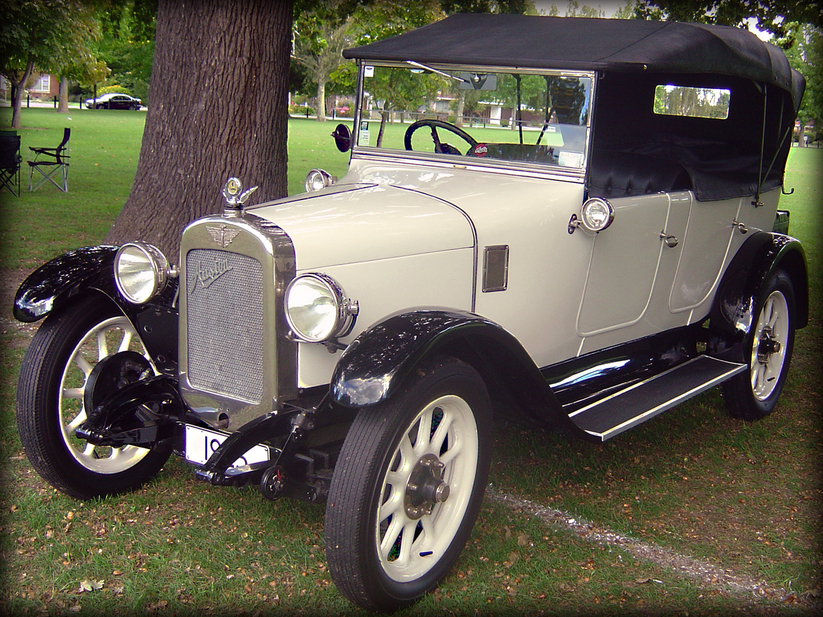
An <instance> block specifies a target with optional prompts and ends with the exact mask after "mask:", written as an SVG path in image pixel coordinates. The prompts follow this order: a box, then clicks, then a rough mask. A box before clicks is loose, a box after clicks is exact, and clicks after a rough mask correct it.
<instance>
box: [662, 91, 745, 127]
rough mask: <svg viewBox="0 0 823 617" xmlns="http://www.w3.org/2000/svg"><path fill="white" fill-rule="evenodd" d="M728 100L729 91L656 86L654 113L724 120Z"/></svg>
mask: <svg viewBox="0 0 823 617" xmlns="http://www.w3.org/2000/svg"><path fill="white" fill-rule="evenodd" d="M730 100H731V91H729V90H726V89H723V88H695V87H692V86H674V85H671V84H669V85H658V86H657V87H655V89H654V113H656V114H659V115H662V116H686V117H689V118H714V119H715V120H725V119H726V118H728V117H729V102H730Z"/></svg>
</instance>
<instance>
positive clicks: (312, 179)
mask: <svg viewBox="0 0 823 617" xmlns="http://www.w3.org/2000/svg"><path fill="white" fill-rule="evenodd" d="M335 182H337V178H336V177H335V176H333V175H331V174H330V173H329V172H327V171H325V170H323V169H312V170H311V171H309V173H307V174H306V181H305V186H306V192H307V193H315V192H317V191H321V190H323V189H324V188H326V187H327V186H331V185H332V184H334V183H335Z"/></svg>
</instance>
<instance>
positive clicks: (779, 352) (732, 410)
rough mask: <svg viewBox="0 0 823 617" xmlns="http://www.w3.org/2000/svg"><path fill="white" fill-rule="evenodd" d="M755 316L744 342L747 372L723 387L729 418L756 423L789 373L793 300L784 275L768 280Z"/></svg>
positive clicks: (775, 399) (772, 407)
mask: <svg viewBox="0 0 823 617" xmlns="http://www.w3.org/2000/svg"><path fill="white" fill-rule="evenodd" d="M755 314H756V315H757V319H756V321H755V322H754V323H753V324H752V326H751V329H750V331H749V333H748V334H747V335H746V338H745V341H744V349H745V350H746V359H747V361H748V365H749V370H748V371H747V372H744V373H741V374H740V375H737V376H736V377H733V378H732V379H730V380H729V381H727V382H725V383H724V384H723V386H722V392H723V399H724V401H725V403H726V408H727V410H728V412H729V414H730V415H731V416H732V417H735V418H740V419H742V420H759V419H760V418H763V417H765V416H767V415H769V414H770V413H771V412H772V410H773V409H774V406H775V405H776V404H777V399H778V397H779V396H780V392H781V391H782V390H783V384H784V383H785V381H786V375H787V374H788V372H789V361H790V360H791V357H792V348H793V347H794V317H795V300H794V288H793V286H792V282H791V279H789V277H788V276H787V275H786V274H785V273H784V272H782V271H778V272H777V273H775V274H774V275H772V277H771V278H770V279H769V280H768V282H767V283H766V285H765V287H764V289H763V292H762V293H761V295H760V298H759V299H758V302H757V306H756V312H755Z"/></svg>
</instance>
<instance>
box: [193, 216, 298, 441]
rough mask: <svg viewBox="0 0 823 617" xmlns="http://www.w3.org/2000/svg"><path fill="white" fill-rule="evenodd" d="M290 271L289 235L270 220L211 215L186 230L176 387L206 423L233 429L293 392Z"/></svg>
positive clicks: (276, 406)
mask: <svg viewBox="0 0 823 617" xmlns="http://www.w3.org/2000/svg"><path fill="white" fill-rule="evenodd" d="M294 276H295V259H294V247H293V245H292V243H291V240H290V239H289V237H288V236H287V235H286V233H285V232H283V230H281V229H280V228H279V227H277V226H276V225H274V224H272V223H270V222H268V221H265V220H263V219H260V218H258V217H256V216H253V215H248V214H247V215H245V216H243V217H241V218H238V217H235V218H229V217H219V216H214V217H208V218H205V219H200V220H198V221H195V222H194V223H192V224H191V225H189V226H188V227H187V228H186V229H185V230H184V232H183V237H182V240H181V244H180V331H179V336H178V340H179V352H180V356H179V358H180V393H181V395H182V396H183V398H184V400H185V401H186V403H187V404H188V405H189V406H190V407H191V409H192V410H193V411H194V412H195V413H197V414H198V415H199V416H200V417H201V418H202V419H203V420H204V421H205V422H207V423H208V424H210V425H211V426H213V427H215V428H219V429H222V430H230V431H233V430H236V429H238V428H240V427H241V426H242V425H243V424H246V423H247V422H249V421H251V420H253V419H255V418H257V417H258V416H261V415H264V414H267V413H270V412H272V411H277V410H279V409H280V408H281V407H282V403H283V401H284V400H287V399H290V398H294V396H296V383H297V377H296V375H297V344H296V343H295V342H294V341H291V340H289V339H288V338H287V337H286V333H287V332H288V327H287V325H286V319H285V315H284V312H283V301H282V296H283V292H284V291H285V289H286V286H287V285H288V284H289V282H290V281H291V280H292V279H293V278H294Z"/></svg>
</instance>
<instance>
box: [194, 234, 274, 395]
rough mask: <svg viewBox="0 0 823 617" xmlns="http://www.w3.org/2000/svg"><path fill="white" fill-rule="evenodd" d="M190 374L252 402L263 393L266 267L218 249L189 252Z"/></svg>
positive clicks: (214, 389)
mask: <svg viewBox="0 0 823 617" xmlns="http://www.w3.org/2000/svg"><path fill="white" fill-rule="evenodd" d="M186 278H187V280H186V284H185V293H186V302H187V315H186V322H187V324H188V325H187V332H186V344H187V346H188V350H187V356H188V379H189V383H190V384H191V386H192V387H194V388H197V389H202V390H205V391H207V392H211V393H214V394H222V395H225V396H228V397H231V398H235V399H241V400H244V401H247V402H250V403H260V402H261V401H262V398H263V344H264V341H263V269H262V267H261V265H260V262H258V261H257V260H256V259H252V258H251V257H246V256H245V255H238V254H236V253H229V252H227V251H220V250H215V249H196V250H192V251H189V252H188V253H187V255H186Z"/></svg>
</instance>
